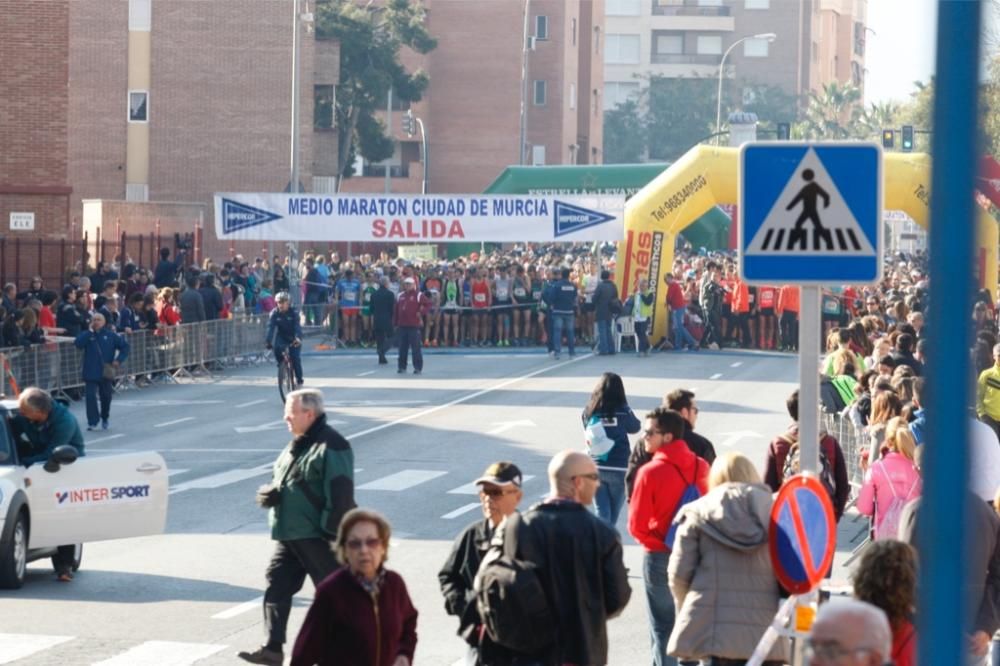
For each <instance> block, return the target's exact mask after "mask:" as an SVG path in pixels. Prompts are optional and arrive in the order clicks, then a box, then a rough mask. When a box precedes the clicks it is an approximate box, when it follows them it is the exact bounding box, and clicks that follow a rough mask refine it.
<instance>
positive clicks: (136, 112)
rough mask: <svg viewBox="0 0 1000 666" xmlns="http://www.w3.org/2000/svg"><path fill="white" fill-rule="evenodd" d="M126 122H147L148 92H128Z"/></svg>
mask: <svg viewBox="0 0 1000 666" xmlns="http://www.w3.org/2000/svg"><path fill="white" fill-rule="evenodd" d="M128 121H129V122H130V123H147V122H149V91H146V90H130V91H129V93H128Z"/></svg>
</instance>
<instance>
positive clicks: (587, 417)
mask: <svg viewBox="0 0 1000 666" xmlns="http://www.w3.org/2000/svg"><path fill="white" fill-rule="evenodd" d="M582 420H583V429H584V435H585V438H586V442H587V449H588V451H587V452H588V453H589V454H590V457H591V458H593V459H594V462H595V463H596V464H597V473H598V474H599V475H600V481H601V483H600V486H599V487H598V489H597V494H596V495H594V503H595V504H597V515H598V516H600V517H601V518H603V519H604V520H605V521H607V522H608V523H609V524H611V525H612V526H614V525H616V524H617V523H618V515H619V514H620V513H621V510H622V505H623V504H624V503H625V472H626V471H627V469H628V458H629V453H631V449H630V447H629V441H628V436H629V435H630V434H635V433H637V432H639V429H640V428H641V427H642V424H641V423H640V422H639V419H638V418H637V417H636V415H635V414H634V413H632V410H631V409H630V408H629V406H628V399H627V398H626V397H625V385H624V384H623V383H622V378H621V377H620V376H618V375H616V374H615V373H613V372H605V373H604V374H603V375H601V379H600V381H598V382H597V386H595V387H594V391H593V392H592V393H591V394H590V401H589V402H588V403H587V406H586V407H585V408H584V409H583V415H582Z"/></svg>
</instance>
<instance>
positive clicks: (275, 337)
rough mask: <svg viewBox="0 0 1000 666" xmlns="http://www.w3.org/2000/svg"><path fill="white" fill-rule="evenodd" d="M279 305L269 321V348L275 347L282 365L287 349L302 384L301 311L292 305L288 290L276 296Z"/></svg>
mask: <svg viewBox="0 0 1000 666" xmlns="http://www.w3.org/2000/svg"><path fill="white" fill-rule="evenodd" d="M274 301H275V303H277V307H276V308H274V309H273V310H271V316H270V318H269V319H268V322H267V348H268V349H271V348H273V349H274V357H275V359H277V361H278V365H279V366H280V365H281V361H282V356H283V355H284V353H285V352H286V351H287V352H288V355H289V356H290V357H291V359H292V367H293V368H294V369H295V382H296V384H298V385H299V386H302V356H301V349H302V325H301V324H300V323H299V313H298V312H296V311H295V308H293V307H292V303H291V298H290V297H289V295H288V292H287V291H282V292H279V293H278V295H277V296H275V297H274Z"/></svg>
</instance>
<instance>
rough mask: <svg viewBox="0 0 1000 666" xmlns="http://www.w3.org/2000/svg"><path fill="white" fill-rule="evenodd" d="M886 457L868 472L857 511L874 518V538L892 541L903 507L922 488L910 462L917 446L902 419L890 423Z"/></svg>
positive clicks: (918, 493) (874, 464) (885, 441)
mask: <svg viewBox="0 0 1000 666" xmlns="http://www.w3.org/2000/svg"><path fill="white" fill-rule="evenodd" d="M883 446H884V447H885V454H884V455H883V456H882V458H881V460H876V461H875V462H873V463H872V465H871V467H869V469H868V475H867V478H865V483H864V485H863V486H861V492H860V493H859V494H858V511H859V512H860V513H861V514H862V515H865V516H874V518H875V524H874V529H873V532H874V534H875V538H876V539H895V538H896V537H897V535H898V534H899V523H900V516H901V515H902V513H903V507H905V506H906V504H907V503H908V502H909V501H910V500H912V499H913V498H914V497H917V496H919V495H920V491H921V489H922V487H921V482H920V475H919V474H918V473H917V468H916V466H915V465H914V463H913V454H914V451H915V450H916V448H917V447H916V443H915V442H914V440H913V435H912V434H911V433H910V429H909V428H908V427H907V425H906V421H905V420H904V419H903V418H902V417H899V416H897V417H895V418H893V419H891V420H890V421H889V423H888V424H887V425H886V429H885V440H884V442H883Z"/></svg>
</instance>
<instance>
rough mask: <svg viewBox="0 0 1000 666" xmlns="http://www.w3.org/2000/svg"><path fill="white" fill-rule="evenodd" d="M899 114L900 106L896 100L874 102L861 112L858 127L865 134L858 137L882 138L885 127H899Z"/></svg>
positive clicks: (873, 139) (876, 139)
mask: <svg viewBox="0 0 1000 666" xmlns="http://www.w3.org/2000/svg"><path fill="white" fill-rule="evenodd" d="M899 114H900V106H899V104H897V103H896V102H893V101H888V102H882V103H881V104H878V103H876V102H872V103H871V104H869V105H868V106H867V107H865V109H864V110H863V111H862V112H861V118H860V120H859V124H858V129H859V130H860V131H861V132H863V135H862V136H859V137H858V138H864V139H869V140H872V141H879V140H881V136H882V130H883V129H892V128H895V127H897V124H896V123H897V120H898V118H899Z"/></svg>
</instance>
